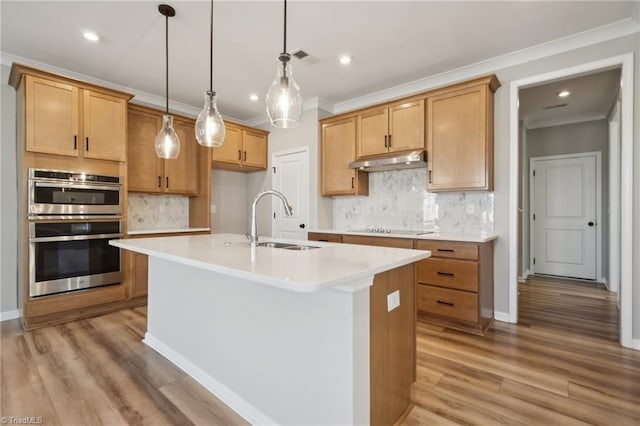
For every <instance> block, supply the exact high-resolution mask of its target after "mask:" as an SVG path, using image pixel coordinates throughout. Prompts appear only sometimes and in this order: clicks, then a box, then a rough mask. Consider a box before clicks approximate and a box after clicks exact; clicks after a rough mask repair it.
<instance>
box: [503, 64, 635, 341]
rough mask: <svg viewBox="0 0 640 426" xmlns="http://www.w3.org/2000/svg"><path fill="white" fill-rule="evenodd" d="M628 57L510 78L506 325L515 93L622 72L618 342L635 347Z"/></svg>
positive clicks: (514, 278) (514, 315) (513, 240)
mask: <svg viewBox="0 0 640 426" xmlns="http://www.w3.org/2000/svg"><path fill="white" fill-rule="evenodd" d="M633 62H634V57H633V53H627V54H624V55H620V56H614V57H610V58H606V59H601V60H598V61H594V62H589V63H586V64H581V65H577V66H573V67H569V68H564V69H560V70H556V71H552V72H548V73H544V74H538V75H534V76H531V77H527V78H523V79H520V80H514V81H512V82H511V84H510V88H509V242H508V246H509V276H508V277H509V312H508V318H509V322H511V323H517V322H518V174H519V172H520V170H519V169H520V168H519V164H518V159H519V153H518V151H519V148H518V92H519V91H520V89H524V88H526V87H529V86H536V85H539V84H542V83H545V82H551V81H554V80H557V79H561V78H566V77H570V76H574V75H576V74H585V73H593V72H596V71H604V70H607V69H612V68H618V67H620V68H621V69H622V72H621V76H620V80H621V88H620V97H621V108H620V109H621V111H620V117H621V124H622V125H621V138H620V139H621V140H620V155H621V161H620V206H615V207H619V209H617V208H616V211H611V212H610V217H611V216H613V215H616V216H619V217H620V237H621V238H620V295H621V297H620V344H621V345H622V346H625V347H629V348H631V347H634V348H635V349H640V342H635V343H636V344H635V345H634V341H633V331H632V327H633V294H632V291H633V281H632V280H633V95H634V92H633V90H634V89H633V73H634V67H633Z"/></svg>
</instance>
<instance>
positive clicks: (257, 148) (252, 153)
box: [242, 130, 267, 169]
mask: <svg viewBox="0 0 640 426" xmlns="http://www.w3.org/2000/svg"><path fill="white" fill-rule="evenodd" d="M242 148H243V152H242V163H243V164H244V165H245V166H248V167H256V168H260V169H266V168H267V135H265V134H264V133H259V132H252V131H250V130H243V131H242Z"/></svg>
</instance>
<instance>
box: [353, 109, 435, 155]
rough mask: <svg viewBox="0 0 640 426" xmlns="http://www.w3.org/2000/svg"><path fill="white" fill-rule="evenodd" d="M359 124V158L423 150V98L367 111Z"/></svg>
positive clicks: (359, 119)
mask: <svg viewBox="0 0 640 426" xmlns="http://www.w3.org/2000/svg"><path fill="white" fill-rule="evenodd" d="M358 123H359V127H360V132H359V133H360V134H359V138H358V144H357V154H358V158H362V157H369V156H374V155H380V154H386V153H388V152H398V151H408V150H412V149H424V145H425V141H424V128H425V114H424V99H419V100H416V101H410V102H401V103H397V104H393V105H390V106H387V107H383V108H380V107H378V108H372V109H369V110H365V111H363V112H361V113H360V114H359V115H358Z"/></svg>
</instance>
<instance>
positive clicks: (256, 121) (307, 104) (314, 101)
mask: <svg viewBox="0 0 640 426" xmlns="http://www.w3.org/2000/svg"><path fill="white" fill-rule="evenodd" d="M315 109H322V110H325V111H327V112H329V113H331V114H333V104H332V103H331V102H329V101H327V100H326V99H324V98H319V97H315V98H311V99H307V100H306V101H304V102H302V111H303V112H304V111H311V110H315ZM268 122H269V117H267V114H261V115H259V116H257V117H253V118H250V119H249V120H246V121H245V122H244V124H246V125H247V126H252V127H255V126H260V125H262V124H267V123H268Z"/></svg>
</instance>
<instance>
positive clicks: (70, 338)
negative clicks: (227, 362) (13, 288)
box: [0, 277, 640, 425]
mask: <svg viewBox="0 0 640 426" xmlns="http://www.w3.org/2000/svg"><path fill="white" fill-rule="evenodd" d="M520 311H521V323H520V324H518V325H513V324H505V323H500V322H496V323H495V324H494V326H493V327H492V328H491V329H489V331H488V332H487V333H486V335H485V336H475V335H471V334H466V333H462V332H458V331H454V330H449V329H443V328H440V327H434V326H430V325H426V324H422V323H419V324H418V336H417V360H418V365H417V382H416V384H415V385H414V386H413V390H412V399H413V401H414V403H415V406H414V408H413V410H412V411H411V412H410V413H409V416H408V417H407V418H406V419H405V420H404V423H403V424H405V425H503V424H505V425H511V424H527V425H540V424H549V425H574V424H575V425H579V424H598V425H637V424H640V352H638V351H632V350H628V349H623V348H621V347H620V346H619V345H618V343H617V341H616V339H617V337H616V336H617V319H616V318H617V311H616V308H615V299H614V298H613V297H611V296H610V295H609V294H608V293H607V292H606V291H604V290H602V289H600V288H597V286H594V285H592V284H582V283H577V284H576V283H572V282H568V281H558V280H554V279H548V278H541V277H535V278H532V279H531V280H530V281H529V282H527V283H524V284H521V286H520ZM145 324H146V309H145V308H144V307H143V308H135V309H129V310H125V311H121V312H116V313H112V314H108V315H103V316H100V317H96V318H91V319H87V320H81V321H75V322H71V323H66V324H62V325H58V326H52V327H47V328H42V329H37V330H33V331H29V332H23V331H22V329H21V327H20V325H19V323H18V322H17V320H14V321H5V322H3V323H2V339H1V340H0V344H1V347H0V368H1V369H2V370H1V372H0V381H1V388H0V390H1V392H2V395H1V396H0V404H1V405H0V416H4V417H14V418H21V417H38V416H39V417H42V418H43V421H44V423H45V424H47V425H57V424H59V425H99V424H110V425H121V424H122V425H124V424H130V425H138V424H140V425H143V424H149V425H189V424H201V425H233V424H246V423H245V422H244V421H243V419H241V418H240V417H238V416H237V415H236V414H235V413H234V412H233V411H231V410H230V409H229V408H228V407H226V406H225V405H224V404H223V403H222V402H221V401H219V400H218V399H216V398H215V397H213V396H212V395H211V394H209V393H208V392H207V391H206V390H205V389H204V388H202V387H201V386H200V385H199V384H197V383H196V382H195V381H193V380H192V379H190V378H189V377H188V376H186V375H185V374H184V373H183V372H182V371H181V370H179V369H177V368H176V367H175V366H173V364H171V363H170V362H168V361H167V360H165V359H164V358H163V357H162V356H160V355H158V354H157V353H156V352H154V351H153V350H151V349H148V348H147V347H146V346H145V345H144V344H143V343H142V342H141V339H142V336H143V334H144V331H145Z"/></svg>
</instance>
